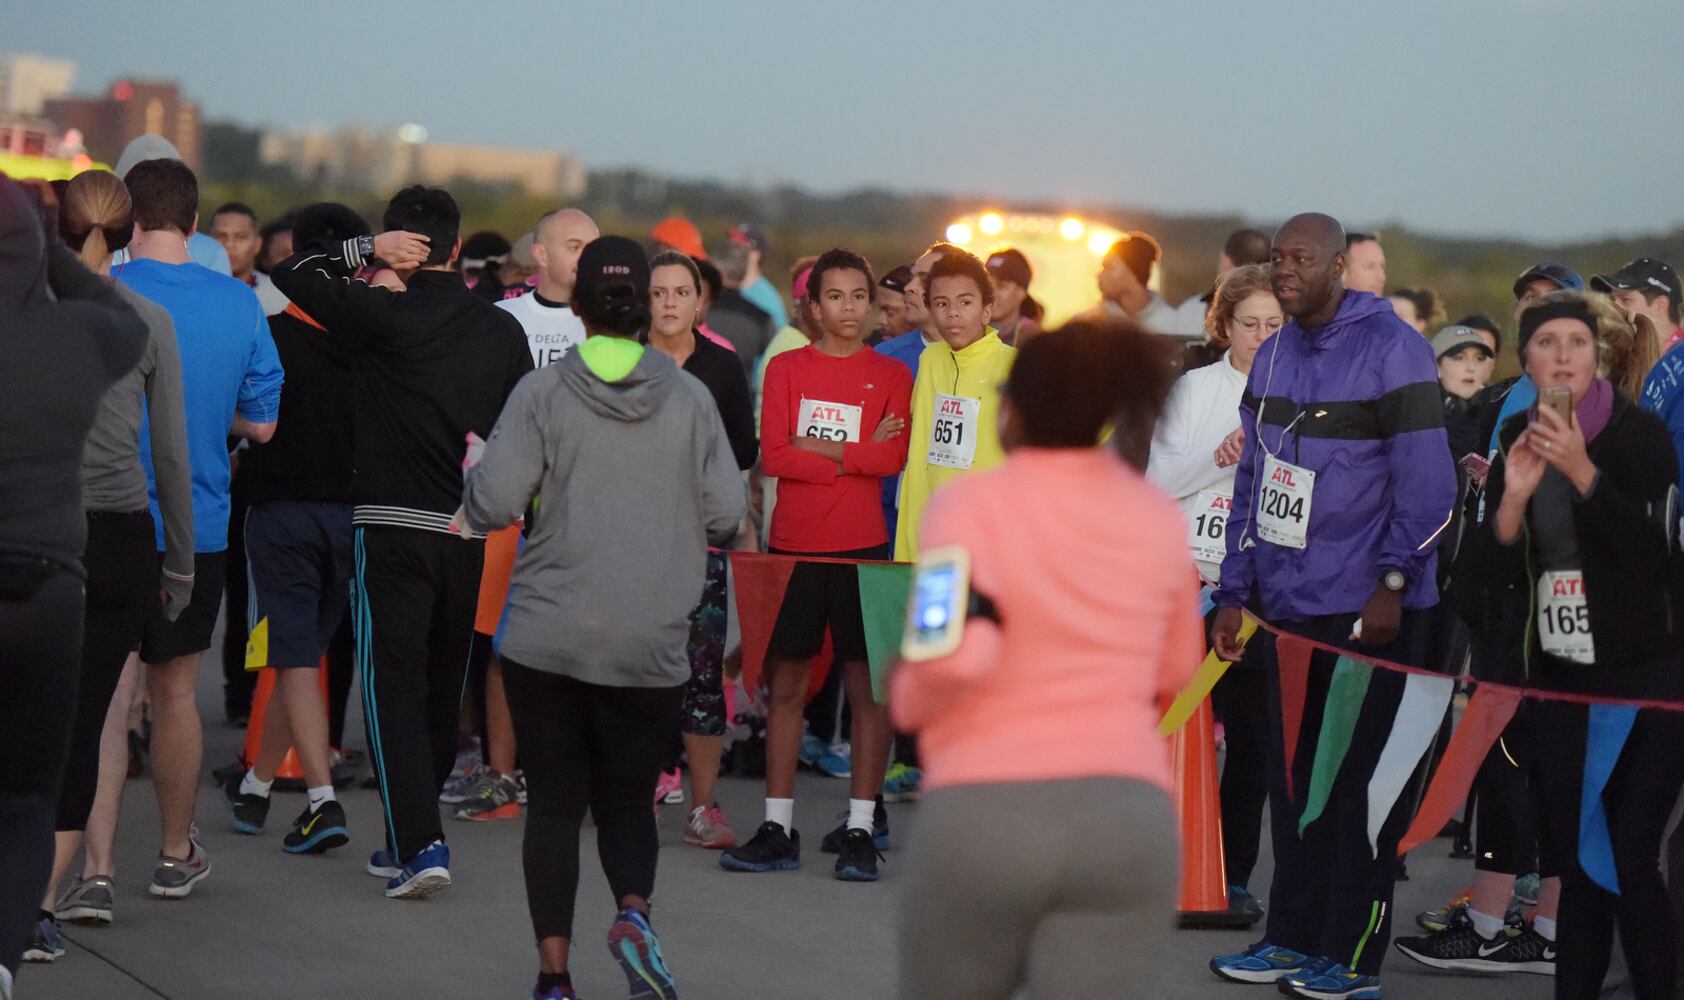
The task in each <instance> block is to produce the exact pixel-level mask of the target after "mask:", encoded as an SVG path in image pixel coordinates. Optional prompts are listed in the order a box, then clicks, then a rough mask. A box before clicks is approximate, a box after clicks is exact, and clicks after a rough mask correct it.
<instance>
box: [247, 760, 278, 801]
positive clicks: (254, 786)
mask: <svg viewBox="0 0 1684 1000" xmlns="http://www.w3.org/2000/svg"><path fill="white" fill-rule="evenodd" d="M274 784H275V779H273V778H270V779H269V780H268V781H258V780H257V772H256V771H253V770H252V769H251V768H249V767H248V768H246V776H245V777H244V778H241V779H240V794H241V795H261V796H263V797H264V798H268V797H269V789H270V787H271V786H273V785H274Z"/></svg>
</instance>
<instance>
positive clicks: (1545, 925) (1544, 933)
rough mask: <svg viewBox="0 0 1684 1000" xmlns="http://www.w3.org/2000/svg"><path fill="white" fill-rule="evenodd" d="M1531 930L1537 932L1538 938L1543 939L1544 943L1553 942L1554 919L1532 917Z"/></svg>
mask: <svg viewBox="0 0 1684 1000" xmlns="http://www.w3.org/2000/svg"><path fill="white" fill-rule="evenodd" d="M1532 929H1533V930H1535V931H1537V932H1538V936H1539V937H1541V938H1543V939H1544V940H1545V941H1554V940H1555V918H1554V917H1533V918H1532Z"/></svg>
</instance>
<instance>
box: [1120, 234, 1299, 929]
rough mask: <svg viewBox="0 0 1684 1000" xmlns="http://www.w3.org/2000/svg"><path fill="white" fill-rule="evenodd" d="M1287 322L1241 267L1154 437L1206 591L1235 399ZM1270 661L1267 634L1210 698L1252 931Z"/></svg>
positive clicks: (1233, 456) (1257, 914) (1233, 455)
mask: <svg viewBox="0 0 1684 1000" xmlns="http://www.w3.org/2000/svg"><path fill="white" fill-rule="evenodd" d="M1284 321H1285V317H1284V316H1283V315H1282V313H1281V304H1280V303H1279V302H1278V301H1276V300H1275V295H1274V292H1272V291H1271V290H1270V288H1269V267H1268V265H1267V264H1250V265H1247V266H1245V267H1237V268H1235V269H1233V270H1232V271H1229V272H1228V273H1227V274H1225V275H1223V276H1222V278H1221V279H1220V280H1219V281H1218V282H1217V286H1216V295H1215V296H1214V297H1213V298H1212V299H1211V304H1210V312H1209V313H1208V314H1207V315H1206V317H1205V331H1206V333H1207V334H1209V333H1216V332H1219V331H1226V333H1227V334H1228V342H1229V348H1228V351H1227V353H1226V354H1224V355H1223V356H1222V360H1220V361H1218V362H1217V363H1216V364H1213V365H1207V366H1205V367H1203V368H1197V369H1194V370H1193V371H1190V372H1188V373H1187V374H1185V375H1183V376H1181V379H1180V380H1179V381H1177V382H1176V383H1175V388H1174V389H1172V390H1170V394H1169V400H1168V401H1167V402H1166V403H1165V404H1164V411H1163V414H1162V415H1161V416H1160V417H1159V418H1158V427H1157V430H1156V432H1154V434H1153V435H1152V456H1151V459H1150V460H1149V461H1148V463H1147V467H1146V478H1147V479H1149V480H1151V481H1152V483H1153V484H1155V485H1156V486H1158V487H1159V488H1160V489H1162V490H1163V491H1164V492H1166V493H1168V494H1169V495H1170V496H1171V497H1173V498H1174V499H1175V501H1176V503H1177V504H1179V505H1180V507H1181V511H1182V513H1183V514H1184V515H1185V516H1186V518H1187V540H1188V546H1189V547H1190V548H1191V549H1192V552H1193V559H1194V561H1195V562H1196V563H1197V564H1198V567H1199V575H1200V577H1202V578H1203V580H1204V582H1205V583H1206V584H1210V585H1214V584H1215V583H1217V582H1218V579H1219V576H1220V573H1221V567H1222V557H1223V554H1224V552H1225V551H1226V543H1227V539H1226V537H1225V530H1224V529H1225V528H1226V527H1227V522H1228V508H1229V505H1230V504H1231V503H1232V501H1233V495H1234V466H1235V464H1236V463H1237V462H1239V460H1240V449H1241V447H1242V446H1243V445H1244V444H1245V438H1244V434H1243V432H1242V431H1241V430H1240V396H1241V394H1243V393H1244V392H1245V384H1246V379H1247V378H1248V377H1249V376H1250V373H1251V363H1252V360H1253V359H1254V358H1256V357H1257V349H1258V348H1259V347H1262V346H1263V342H1264V341H1266V340H1268V339H1269V338H1270V337H1272V336H1274V334H1275V331H1277V330H1279V329H1280V328H1281V325H1282V323H1283V322H1284ZM1273 652H1274V650H1273V648H1272V644H1271V643H1270V642H1269V641H1268V639H1267V634H1266V633H1262V632H1259V633H1258V634H1257V635H1256V636H1254V637H1253V639H1252V641H1251V644H1250V645H1249V646H1248V647H1247V648H1246V655H1245V659H1243V660H1241V661H1240V663H1238V664H1236V665H1235V666H1236V668H1237V669H1233V670H1229V671H1228V673H1227V674H1226V675H1225V676H1224V677H1223V678H1222V681H1221V682H1220V683H1219V684H1217V685H1216V688H1215V690H1213V691H1212V692H1211V700H1212V705H1213V707H1214V708H1215V710H1216V715H1217V718H1219V719H1221V720H1222V724H1223V729H1224V731H1225V733H1226V737H1227V756H1226V758H1225V761H1224V764H1223V768H1222V792H1221V798H1222V845H1223V855H1224V857H1223V860H1224V863H1225V867H1226V869H1227V875H1228V905H1229V909H1230V910H1231V911H1232V912H1233V913H1235V914H1236V915H1243V916H1245V917H1247V918H1249V919H1251V920H1252V921H1256V920H1258V919H1261V918H1262V916H1263V907H1262V906H1261V905H1260V904H1259V903H1258V902H1257V900H1256V899H1255V898H1254V897H1253V896H1252V895H1251V893H1250V892H1248V891H1247V890H1246V885H1247V883H1248V882H1249V881H1250V879H1251V870H1252V868H1253V867H1255V866H1256V864H1257V850H1258V842H1259V837H1260V835H1261V832H1262V828H1263V803H1264V801H1265V800H1266V799H1267V798H1268V794H1269V787H1268V782H1267V780H1266V773H1265V771H1264V762H1265V760H1266V759H1267V757H1266V752H1267V751H1266V744H1267V741H1268V739H1269V722H1268V715H1267V714H1266V713H1267V710H1268V709H1267V706H1268V698H1267V693H1268V692H1267V691H1266V690H1265V687H1264V683H1263V682H1264V680H1265V677H1266V674H1265V672H1264V670H1263V669H1261V667H1260V665H1259V664H1260V659H1261V658H1262V657H1265V656H1269V655H1272V654H1273Z"/></svg>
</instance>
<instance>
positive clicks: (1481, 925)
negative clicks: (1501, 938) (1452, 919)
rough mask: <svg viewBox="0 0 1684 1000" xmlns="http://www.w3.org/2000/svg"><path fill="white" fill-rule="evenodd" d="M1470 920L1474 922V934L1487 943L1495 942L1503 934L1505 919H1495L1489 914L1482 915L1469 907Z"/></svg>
mask: <svg viewBox="0 0 1684 1000" xmlns="http://www.w3.org/2000/svg"><path fill="white" fill-rule="evenodd" d="M1468 919H1469V920H1470V921H1472V922H1473V928H1474V933H1476V934H1478V935H1479V936H1480V937H1482V938H1484V939H1485V940H1487V941H1490V940H1493V939H1495V938H1496V937H1497V935H1499V934H1501V933H1503V918H1502V917H1493V916H1492V915H1491V914H1489V913H1481V912H1479V911H1478V910H1476V909H1474V908H1473V907H1471V906H1470V907H1468Z"/></svg>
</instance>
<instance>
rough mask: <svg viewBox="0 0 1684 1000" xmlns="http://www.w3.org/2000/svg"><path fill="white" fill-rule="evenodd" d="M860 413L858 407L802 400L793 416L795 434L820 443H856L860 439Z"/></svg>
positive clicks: (819, 400)
mask: <svg viewBox="0 0 1684 1000" xmlns="http://www.w3.org/2000/svg"><path fill="white" fill-rule="evenodd" d="M860 413H861V410H860V408H859V407H857V406H849V405H848V404H847V403H827V402H825V401H824V400H822V399H803V400H802V401H801V406H800V408H799V409H797V410H796V414H795V433H796V434H798V435H800V436H801V437H805V438H817V439H818V440H820V441H842V442H856V441H858V440H859V439H860Z"/></svg>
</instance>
